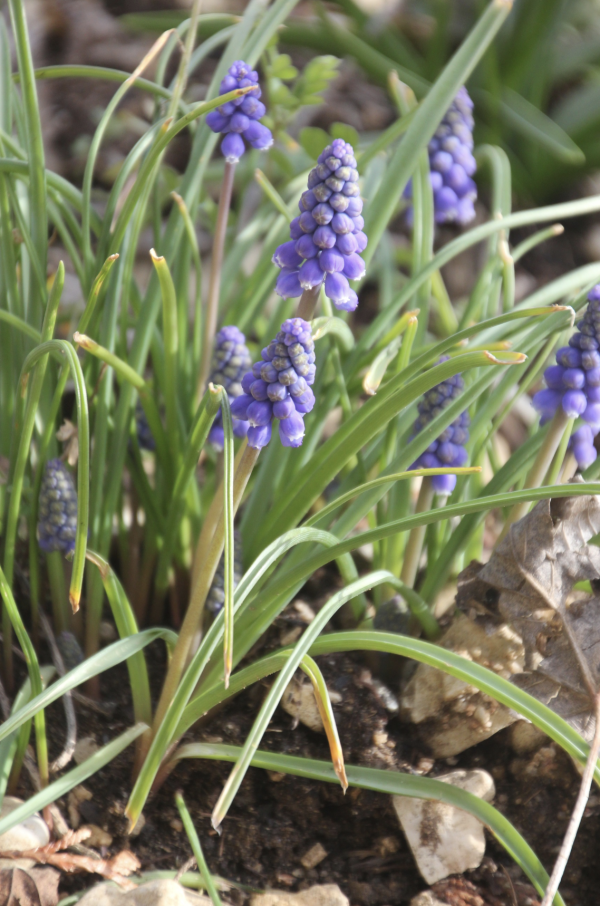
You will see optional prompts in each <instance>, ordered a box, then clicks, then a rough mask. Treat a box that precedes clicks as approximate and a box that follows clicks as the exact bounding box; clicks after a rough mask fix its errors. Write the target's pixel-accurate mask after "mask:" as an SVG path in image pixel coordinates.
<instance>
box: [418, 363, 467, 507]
mask: <svg viewBox="0 0 600 906" xmlns="http://www.w3.org/2000/svg"><path fill="white" fill-rule="evenodd" d="M448 358H449V356H442V357H441V358H440V363H441V362H445V361H447V360H448ZM464 386H465V384H464V381H463V379H462V377H461V375H460V374H455V375H454V377H451V378H447V380H445V381H442V383H441V384H437V386H436V387H432V388H431V390H428V391H427V393H425V394H424V396H423V398H422V400H421V402H420V403H419V404H418V406H417V410H418V412H419V416H418V418H417V420H416V421H415V423H414V426H413V433H412V437H411V440H412V439H413V437H416V435H417V434H419V432H420V431H422V430H423V428H424V427H425V426H426V425H428V424H429V422H431V421H432V420H433V419H434V418H435V416H436V415H439V413H440V412H441V411H442V410H443V409H445V408H446V406H448V405H449V404H450V403H451V402H452V400H455V399H456V398H457V397H459V396H460V394H461V393H462V391H463V389H464ZM470 422H471V420H470V417H469V413H468V412H467V411H465V412H463V413H462V414H461V415H459V417H458V418H457V419H456V420H455V421H453V422H452V424H451V425H448V427H447V428H446V429H445V431H442V433H441V434H440V436H439V437H438V438H437V440H434V441H433V443H432V444H430V445H429V446H428V447H427V449H426V450H425V452H424V453H421V455H420V456H419V458H418V459H417V461H416V462H414V463H413V464H412V466H411V469H440V468H448V467H450V466H456V468H461V467H462V466H464V465H466V463H467V460H468V454H467V451H466V449H465V444H466V443H467V441H468V440H469V425H470ZM431 483H432V485H433V489H434V491H435V492H436V493H437V494H441V495H448V494H451V493H452V491H453V490H454V488H455V487H456V475H450V474H448V475H434V476H433V477H432V479H431Z"/></svg>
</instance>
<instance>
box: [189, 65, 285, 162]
mask: <svg viewBox="0 0 600 906" xmlns="http://www.w3.org/2000/svg"><path fill="white" fill-rule="evenodd" d="M251 86H253V87H254V90H253V91H249V92H248V94H245V95H243V96H242V97H239V98H236V99H235V100H234V101H228V102H227V103H226V104H222V105H221V106H220V107H217V109H216V110H211V112H210V113H208V114H207V116H206V125H207V126H209V127H210V129H212V131H213V132H217V133H218V132H220V133H221V134H223V135H224V136H225V138H224V139H223V141H222V142H221V153H222V155H223V157H224V158H225V160H226V161H227V163H230V164H236V163H237V162H238V161H239V159H240V157H241V156H242V154H243V153H244V151H245V150H246V148H245V145H244V139H245V140H246V141H247V142H248V144H249V145H251V146H252V147H253V148H256V149H257V150H258V151H266V150H267V148H270V147H271V145H272V144H273V136H272V135H271V130H270V129H268V128H267V127H266V126H265V125H263V124H262V123H260V122H259V120H260V119H262V117H263V116H264V115H265V113H266V108H265V105H264V104H263V103H262V101H261V100H260V96H261V90H260V85H259V84H258V73H257V72H256V71H254V70H252V69H250V67H249V66H248V64H247V63H244V61H243V60H237V61H236V62H235V63H232V65H231V66H230V67H229V71H228V73H227V75H226V76H225V78H224V79H223V81H222V82H221V87H220V88H219V94H228V93H229V92H230V91H235V89H236V88H249V87H251Z"/></svg>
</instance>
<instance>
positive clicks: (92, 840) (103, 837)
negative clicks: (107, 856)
mask: <svg viewBox="0 0 600 906" xmlns="http://www.w3.org/2000/svg"><path fill="white" fill-rule="evenodd" d="M87 827H89V829H90V830H91V832H92V833H91V834H90V836H89V837H88V838H87V840H86V841H85V845H86V846H91V847H99V846H110V845H111V843H112V842H113V838H112V837H111V835H110V834H109V833H108V831H105V830H103V829H102V828H101V827H98V825H97V824H88V825H87Z"/></svg>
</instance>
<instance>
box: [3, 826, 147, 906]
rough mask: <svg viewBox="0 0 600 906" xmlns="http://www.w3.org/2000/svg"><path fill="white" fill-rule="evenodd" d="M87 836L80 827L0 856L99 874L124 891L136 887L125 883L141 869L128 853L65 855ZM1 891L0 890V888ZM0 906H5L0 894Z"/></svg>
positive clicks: (63, 869) (51, 905) (88, 832)
mask: <svg viewBox="0 0 600 906" xmlns="http://www.w3.org/2000/svg"><path fill="white" fill-rule="evenodd" d="M90 834H91V830H90V828H89V827H81V828H79V830H76V831H69V832H68V833H66V834H65V835H64V836H63V837H61V838H60V840H56V841H55V842H54V843H48V844H47V845H46V846H39V847H38V848H37V849H28V850H25V851H23V852H18V853H17V852H10V853H5V852H2V853H0V856H1V857H3V858H7V857H8V858H13V859H34V860H35V861H36V862H38V863H40V864H42V865H54V866H55V867H56V868H59V869H60V870H61V871H65V872H78V871H86V872H89V873H90V874H97V875H101V876H102V877H103V878H106V880H107V881H115V882H116V883H117V884H119V885H120V886H121V887H122V888H123V889H124V890H133V889H134V888H135V887H136V886H137V885H136V884H134V883H133V882H132V881H128V880H127V876H128V875H131V874H133V873H134V872H136V871H138V869H140V868H141V862H140V860H139V859H138V857H137V856H136V855H135V853H132V852H131V850H128V849H123V850H121V852H119V853H117V854H116V856H112V858H110V859H102V858H100V857H97V858H95V857H94V856H91V855H89V856H88V855H80V854H78V853H69V852H65V850H66V849H67V848H68V847H69V846H76V845H77V844H78V843H81V841H82V840H86V839H87V838H88V837H89V836H90ZM90 852H91V851H90ZM2 874H3V873H0V877H1V876H2ZM1 890H2V887H0V891H1ZM8 902H9V901H7V903H8ZM19 902H20V901H19V900H15V901H14V906H17V904H19ZM56 902H57V901H54V902H53V903H51V904H49V906H54V903H56ZM23 903H24V904H26V906H29V901H28V900H24V901H23ZM0 906H5V904H4V901H3V900H2V897H1V895H0ZM10 906H13V903H12V901H10ZM31 906H38V903H37V901H36V900H31ZM39 906H45V903H44V902H43V901H42V902H40V903H39Z"/></svg>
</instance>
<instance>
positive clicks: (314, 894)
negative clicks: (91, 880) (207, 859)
mask: <svg viewBox="0 0 600 906" xmlns="http://www.w3.org/2000/svg"><path fill="white" fill-rule="evenodd" d="M89 906H91V904H89ZM250 906H350V901H349V900H348V897H346V896H344V894H343V893H342V891H341V890H340V888H339V887H338V886H337V884H315V886H314V887H309V888H308V890H301V891H300V893H288V891H286V890H267V891H266V892H265V893H255V894H254V896H252V897H251V899H250Z"/></svg>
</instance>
